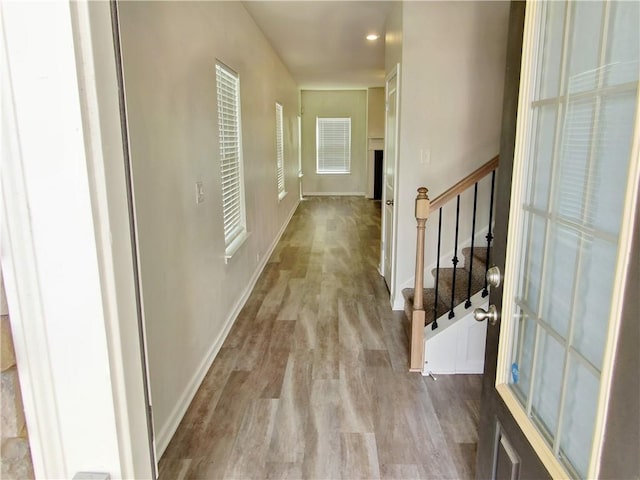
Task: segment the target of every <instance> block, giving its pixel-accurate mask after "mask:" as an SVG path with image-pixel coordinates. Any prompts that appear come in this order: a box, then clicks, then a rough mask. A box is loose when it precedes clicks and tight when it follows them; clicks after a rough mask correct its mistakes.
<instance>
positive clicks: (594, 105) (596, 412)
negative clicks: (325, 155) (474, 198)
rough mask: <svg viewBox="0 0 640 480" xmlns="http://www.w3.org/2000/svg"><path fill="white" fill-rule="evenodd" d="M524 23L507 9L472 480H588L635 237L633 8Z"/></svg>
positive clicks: (574, 12)
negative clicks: (490, 307) (489, 306)
mask: <svg viewBox="0 0 640 480" xmlns="http://www.w3.org/2000/svg"><path fill="white" fill-rule="evenodd" d="M524 10H525V8H524V6H523V5H522V4H517V3H514V4H512V15H511V30H510V45H509V50H508V51H509V53H508V59H509V61H510V62H511V64H509V65H508V68H507V77H506V84H505V103H504V119H503V138H502V145H501V165H500V172H499V177H498V210H497V213H496V226H495V231H496V235H497V236H499V237H500V238H499V239H497V241H496V251H495V252H494V255H493V259H494V261H495V263H496V266H498V267H499V268H500V269H501V271H502V272H503V276H502V285H499V286H497V287H494V288H492V291H491V297H490V301H491V303H493V304H495V305H496V307H497V311H498V312H499V313H498V315H499V318H496V321H495V325H493V326H491V327H489V333H488V336H487V338H488V340H487V350H486V363H485V378H484V388H483V398H482V408H481V420H480V432H479V445H478V477H479V478H514V479H515V478H542V477H549V476H550V477H554V478H566V477H571V478H593V477H594V476H595V475H596V474H597V472H598V459H599V455H600V451H601V448H602V439H603V432H602V431H603V425H604V419H605V412H606V405H607V399H608V389H609V385H610V379H611V371H612V359H613V355H614V346H615V344H616V340H617V335H618V329H619V323H620V318H621V306H622V301H621V292H622V291H623V289H624V288H625V279H626V278H627V270H628V268H629V262H628V258H629V253H630V245H631V238H632V236H633V234H634V227H633V215H634V208H635V205H636V196H635V194H636V192H637V188H638V178H639V171H640V166H639V163H640V161H639V158H638V142H639V141H640V139H639V136H640V135H639V133H638V131H639V128H638V76H639V75H638V72H639V70H640V65H639V47H640V38H639V33H638V32H639V30H640V29H639V21H640V2H637V1H620V2H599V1H575V2H559V1H558V2H555V1H554V2H529V3H527V5H526V12H524ZM523 17H524V33H522V32H523ZM520 45H522V50H521V51H520ZM520 52H521V63H520V62H519V61H518V60H519V57H520ZM518 73H519V76H520V78H519V81H518ZM518 85H519V87H518ZM516 98H517V99H518V100H517V104H516V101H515V99H516ZM516 117H517V121H516ZM514 125H515V129H514ZM510 159H513V164H511V163H510Z"/></svg>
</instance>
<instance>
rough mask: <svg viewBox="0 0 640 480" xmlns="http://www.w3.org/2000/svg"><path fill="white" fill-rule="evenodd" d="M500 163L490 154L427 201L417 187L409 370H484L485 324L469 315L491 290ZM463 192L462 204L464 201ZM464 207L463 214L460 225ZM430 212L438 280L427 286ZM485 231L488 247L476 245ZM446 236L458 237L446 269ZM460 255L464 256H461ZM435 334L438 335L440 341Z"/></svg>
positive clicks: (408, 305)
mask: <svg viewBox="0 0 640 480" xmlns="http://www.w3.org/2000/svg"><path fill="white" fill-rule="evenodd" d="M498 161H499V158H498V157H497V156H496V157H494V158H492V159H491V160H489V161H488V162H487V163H485V164H484V165H483V166H482V167H480V168H478V169H477V170H475V171H474V172H472V173H471V174H469V175H468V176H467V177H465V178H463V179H462V180H460V181H459V182H458V183H456V184H455V185H454V186H452V187H451V188H449V189H447V190H446V191H445V192H444V193H442V194H441V195H439V196H438V197H436V199H435V200H433V201H431V200H430V199H429V197H428V195H427V189H426V188H425V187H420V188H419V189H418V196H417V197H416V205H415V216H416V223H417V241H416V269H415V278H414V288H406V289H404V290H403V291H402V294H403V296H404V299H405V308H404V310H405V313H406V315H407V318H408V319H409V322H410V329H411V333H410V344H411V346H410V349H411V353H410V360H409V362H410V365H409V370H410V371H414V372H422V373H429V372H430V371H432V370H431V369H430V368H429V366H427V364H429V363H431V364H437V365H439V368H442V369H443V370H442V371H443V372H445V371H446V372H447V373H462V372H465V373H471V371H476V370H477V369H478V368H479V369H480V372H482V361H483V359H484V337H485V335H486V322H483V324H478V323H477V322H475V321H474V317H473V316H472V315H471V314H472V312H473V310H472V307H474V308H477V307H481V306H482V304H483V303H484V302H486V301H485V300H483V299H484V297H487V296H488V294H489V292H488V289H487V283H486V281H485V275H486V272H487V270H488V269H489V266H490V262H491V241H492V240H493V235H492V228H493V198H494V190H495V178H496V169H497V168H498ZM485 178H487V179H488V180H490V195H488V197H489V198H479V194H478V192H479V190H478V184H479V182H481V181H484V179H485ZM484 185H486V184H484ZM471 193H472V195H471ZM487 193H488V191H487ZM462 196H463V198H464V200H463V202H461V197H462ZM452 200H455V217H454V216H453V215H452V213H451V210H448V211H449V213H448V214H447V218H446V220H447V221H446V223H445V228H446V229H447V230H446V231H445V233H446V235H443V207H444V206H445V205H447V204H449V202H452ZM482 202H486V204H483V203H482ZM452 203H453V202H452ZM479 207H480V208H479ZM485 207H488V208H485ZM461 208H462V209H463V213H464V215H462V218H463V220H462V224H463V226H462V228H461V220H460V219H461V214H460V212H461ZM471 208H472V210H469V211H468V212H471V211H472V212H473V213H472V214H468V212H467V211H466V210H465V209H471ZM478 211H480V212H486V213H488V215H487V217H488V218H487V217H484V218H478V214H477V212H478ZM431 212H434V213H435V212H437V214H438V215H437V217H438V218H437V228H438V230H437V245H430V246H429V247H428V248H429V249H430V253H436V255H435V258H436V266H435V268H434V269H432V270H431V275H433V278H434V283H433V287H431V288H424V264H425V230H426V228H427V219H429V217H430V214H431ZM481 216H482V215H481ZM467 220H469V223H470V224H472V226H471V229H470V231H469V230H468V229H467V230H465V228H464V227H465V225H464V224H465V222H466V221H467ZM431 225H433V226H434V227H435V225H436V223H435V222H434V221H432V222H430V223H429V228H433V227H432V226H431ZM448 229H451V230H448ZM483 230H486V231H487V233H486V236H485V238H486V246H480V245H475V243H476V235H478V234H477V232H478V231H483ZM454 232H455V234H454ZM460 232H466V233H462V234H461V233H460ZM465 234H467V235H469V238H467V239H465V238H462V239H461V238H460V236H464V235H465ZM443 238H444V239H449V238H454V241H453V242H452V243H453V249H452V258H451V265H452V266H451V267H446V268H445V267H441V266H440V263H441V261H442V262H445V260H446V258H441V253H440V252H441V250H442V248H443V243H446V242H447V240H443ZM465 241H467V242H468V243H470V246H469V247H468V248H462V249H461V250H460V252H459V251H458V250H459V249H458V246H459V245H460V244H461V243H462V244H463V245H464V242H465ZM444 249H445V251H449V249H450V246H449V245H444ZM459 254H460V255H461V257H462V258H460V257H459V256H458V255H459ZM461 260H462V262H461ZM474 303H475V305H474ZM447 330H448V331H447ZM437 337H440V338H439V339H438V340H436V339H437ZM465 349H466V351H465ZM480 349H481V351H480ZM427 350H430V351H427ZM434 352H437V358H436V357H434ZM470 352H471V353H470ZM443 355H444V356H445V357H447V356H453V357H455V356H456V355H458V357H459V358H462V357H464V358H463V359H462V360H460V359H459V358H458V360H456V359H455V358H453V359H451V358H444V359H443V358H441V357H442V356H443ZM465 355H466V357H465ZM472 357H473V358H472ZM456 362H458V363H464V366H463V367H462V368H460V369H459V368H457V367H456ZM479 363H480V366H479V367H478V364H479ZM443 365H444V367H443ZM452 365H453V366H452Z"/></svg>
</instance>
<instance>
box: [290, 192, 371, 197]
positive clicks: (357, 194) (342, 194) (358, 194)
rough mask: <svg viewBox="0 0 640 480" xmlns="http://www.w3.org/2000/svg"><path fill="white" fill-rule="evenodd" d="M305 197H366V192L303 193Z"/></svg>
mask: <svg viewBox="0 0 640 480" xmlns="http://www.w3.org/2000/svg"><path fill="white" fill-rule="evenodd" d="M302 195H304V196H305V197H364V196H365V193H364V192H302Z"/></svg>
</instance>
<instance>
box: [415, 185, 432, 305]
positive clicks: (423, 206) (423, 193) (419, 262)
mask: <svg viewBox="0 0 640 480" xmlns="http://www.w3.org/2000/svg"><path fill="white" fill-rule="evenodd" d="M429 203H430V202H429V197H428V196H427V189H426V188H425V187H420V188H419V189H418V196H417V197H416V222H417V224H418V226H417V229H418V239H417V241H416V276H415V285H414V287H415V288H414V291H413V295H414V296H413V309H414V310H423V309H424V305H423V298H422V291H423V288H424V229H425V225H426V223H427V218H429Z"/></svg>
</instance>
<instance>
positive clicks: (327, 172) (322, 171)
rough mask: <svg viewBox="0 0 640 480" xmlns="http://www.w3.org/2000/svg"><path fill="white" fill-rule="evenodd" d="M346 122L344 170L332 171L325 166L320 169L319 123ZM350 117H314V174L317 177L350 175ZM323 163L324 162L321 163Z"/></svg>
mask: <svg viewBox="0 0 640 480" xmlns="http://www.w3.org/2000/svg"><path fill="white" fill-rule="evenodd" d="M345 120H347V121H348V125H349V129H348V132H349V134H348V145H347V148H346V150H347V155H346V158H347V162H346V165H345V170H337V169H335V170H332V169H328V168H326V166H324V165H323V166H322V168H321V159H320V155H321V153H320V150H321V142H320V140H321V138H320V128H321V123H323V122H329V121H345ZM351 120H352V119H351V117H320V116H317V117H316V174H317V175H350V174H351V140H352V135H351V133H352V132H351V131H352V121H351ZM323 163H324V162H323Z"/></svg>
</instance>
